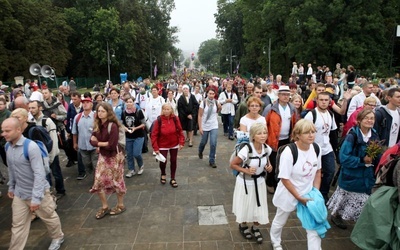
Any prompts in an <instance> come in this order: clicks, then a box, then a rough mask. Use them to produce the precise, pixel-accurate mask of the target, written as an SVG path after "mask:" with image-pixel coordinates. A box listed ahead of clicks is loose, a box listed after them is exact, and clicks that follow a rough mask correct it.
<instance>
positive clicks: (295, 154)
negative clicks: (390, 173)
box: [275, 142, 320, 180]
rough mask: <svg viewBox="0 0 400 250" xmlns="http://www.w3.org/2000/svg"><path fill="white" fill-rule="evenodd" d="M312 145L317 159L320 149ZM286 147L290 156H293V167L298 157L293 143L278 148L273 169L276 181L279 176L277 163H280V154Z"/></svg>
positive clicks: (314, 144) (315, 144)
mask: <svg viewBox="0 0 400 250" xmlns="http://www.w3.org/2000/svg"><path fill="white" fill-rule="evenodd" d="M312 145H313V147H314V150H315V153H316V154H317V157H318V156H319V153H320V148H319V146H318V144H317V143H315V142H313V144H312ZM286 147H289V149H290V151H291V152H292V156H293V166H294V165H295V164H296V162H297V158H298V157H299V151H298V149H297V146H296V144H295V143H294V142H291V143H289V144H286V145H283V146H280V147H279V148H278V152H277V154H276V167H275V176H276V179H277V180H278V179H279V178H278V176H279V161H280V159H281V154H282V152H283V150H284V149H285V148H286Z"/></svg>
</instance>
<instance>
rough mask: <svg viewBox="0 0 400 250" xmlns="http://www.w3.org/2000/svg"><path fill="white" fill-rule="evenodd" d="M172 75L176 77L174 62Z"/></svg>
mask: <svg viewBox="0 0 400 250" xmlns="http://www.w3.org/2000/svg"><path fill="white" fill-rule="evenodd" d="M172 75H173V76H175V75H176V64H175V61H174V66H173V68H172Z"/></svg>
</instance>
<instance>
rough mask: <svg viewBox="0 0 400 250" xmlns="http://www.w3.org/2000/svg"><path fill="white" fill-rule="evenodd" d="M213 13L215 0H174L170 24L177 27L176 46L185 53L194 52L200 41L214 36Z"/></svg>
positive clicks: (215, 9)
mask: <svg viewBox="0 0 400 250" xmlns="http://www.w3.org/2000/svg"><path fill="white" fill-rule="evenodd" d="M215 13H217V0H175V10H174V11H173V12H172V13H171V26H177V27H178V28H179V32H178V34H177V35H178V39H179V43H178V44H176V47H178V48H180V49H182V51H183V52H186V53H191V52H196V51H197V50H198V49H199V46H200V43H202V42H204V41H206V40H208V39H211V38H215V37H216V33H215V30H216V29H217V25H216V24H215V22H214V21H215V18H214V14H215Z"/></svg>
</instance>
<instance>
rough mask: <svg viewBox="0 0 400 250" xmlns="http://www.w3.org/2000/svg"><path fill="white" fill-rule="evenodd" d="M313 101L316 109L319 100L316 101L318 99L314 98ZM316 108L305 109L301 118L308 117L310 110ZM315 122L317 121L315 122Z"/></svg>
mask: <svg viewBox="0 0 400 250" xmlns="http://www.w3.org/2000/svg"><path fill="white" fill-rule="evenodd" d="M313 103H314V109H315V108H316V107H317V101H316V100H313ZM314 109H305V110H303V111H301V113H300V117H301V118H304V117H306V115H307V114H308V112H310V111H311V110H314ZM314 123H315V122H314Z"/></svg>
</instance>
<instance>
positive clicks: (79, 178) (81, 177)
mask: <svg viewBox="0 0 400 250" xmlns="http://www.w3.org/2000/svg"><path fill="white" fill-rule="evenodd" d="M86 176H87V175H86V174H79V175H78V177H76V179H77V180H78V181H81V180H84V179H85V178H86Z"/></svg>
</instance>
